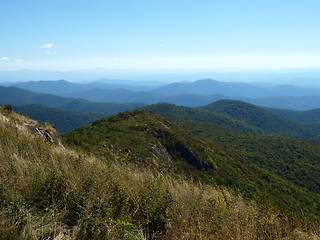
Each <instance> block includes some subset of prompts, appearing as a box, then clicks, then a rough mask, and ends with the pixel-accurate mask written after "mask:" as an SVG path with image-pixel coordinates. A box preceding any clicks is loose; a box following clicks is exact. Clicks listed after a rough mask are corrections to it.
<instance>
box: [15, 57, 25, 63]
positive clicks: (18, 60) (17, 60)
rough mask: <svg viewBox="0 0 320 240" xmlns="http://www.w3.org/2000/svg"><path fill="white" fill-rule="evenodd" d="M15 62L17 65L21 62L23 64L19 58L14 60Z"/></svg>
mask: <svg viewBox="0 0 320 240" xmlns="http://www.w3.org/2000/svg"><path fill="white" fill-rule="evenodd" d="M15 62H17V63H21V62H23V59H21V58H17V59H15Z"/></svg>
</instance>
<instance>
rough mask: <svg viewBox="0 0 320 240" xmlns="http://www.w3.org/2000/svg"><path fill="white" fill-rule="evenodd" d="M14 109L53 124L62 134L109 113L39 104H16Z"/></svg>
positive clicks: (37, 119) (41, 121) (42, 122)
mask: <svg viewBox="0 0 320 240" xmlns="http://www.w3.org/2000/svg"><path fill="white" fill-rule="evenodd" d="M13 109H14V111H15V112H17V113H23V114H25V115H27V116H28V117H30V118H32V119H34V120H36V121H38V122H39V123H41V124H45V123H50V124H52V125H53V126H54V127H55V128H56V129H57V131H58V132H59V133H60V134H62V133H66V132H69V131H71V130H73V129H75V128H78V127H81V126H84V125H86V124H89V123H91V122H92V121H94V120H97V119H99V118H102V117H106V116H107V113H104V114H103V113H84V112H77V111H68V110H63V109H58V108H51V107H46V106H43V105H38V104H30V105H22V106H15V107H14V108H13Z"/></svg>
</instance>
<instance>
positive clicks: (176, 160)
mask: <svg viewBox="0 0 320 240" xmlns="http://www.w3.org/2000/svg"><path fill="white" fill-rule="evenodd" d="M65 139H66V141H67V142H69V143H72V144H74V145H75V146H78V147H80V148H81V149H86V150H87V151H90V152H92V153H94V154H98V155H100V156H103V157H106V158H108V157H109V154H110V150H112V151H114V152H117V153H118V154H120V155H121V156H123V157H124V158H126V159H127V161H128V162H132V163H134V164H136V165H138V166H143V167H144V168H146V167H148V168H150V167H151V168H152V169H155V170H156V171H160V172H162V173H163V174H167V173H170V174H174V175H176V174H179V175H181V174H182V175H183V176H184V178H190V177H192V178H193V179H194V181H203V182H205V183H208V184H213V185H216V184H218V185H224V186H227V187H230V188H232V189H234V190H235V191H236V192H238V193H241V194H243V195H245V196H246V197H248V198H250V199H255V200H256V201H258V202H261V203H264V204H268V203H269V204H270V203H271V204H272V205H275V206H277V207H280V208H284V209H287V210H289V211H296V210H297V209H303V211H304V214H306V215H308V216H309V217H311V218H316V215H314V214H315V212H317V211H318V210H317V209H318V206H319V204H320V202H319V195H318V194H317V193H316V192H312V191H309V190H308V189H307V188H304V187H299V186H298V185H295V184H293V183H292V182H290V181H288V180H284V179H283V178H281V177H279V175H275V174H273V173H271V172H269V171H268V170H266V169H262V168H260V167H258V166H257V165H256V164H254V163H252V162H250V161H247V160H246V159H245V158H241V157H240V156H239V155H237V154H234V153H232V152H231V151H229V150H226V149H225V148H223V147H222V146H221V145H219V144H217V143H216V142H212V141H210V140H208V139H205V138H202V137H200V136H199V135H197V134H195V133H194V132H192V131H190V130H188V129H186V128H185V127H183V126H181V125H180V124H177V123H175V122H174V121H171V120H169V119H167V118H165V117H163V116H161V115H158V114H154V113H150V112H146V111H142V110H139V111H129V112H125V113H120V114H117V115H114V116H111V117H109V118H105V119H101V120H98V121H95V122H93V123H92V124H91V125H89V126H85V127H81V128H79V129H76V130H74V131H71V132H70V133H68V134H66V135H65ZM310 202H313V203H314V205H310V204H309V203H310Z"/></svg>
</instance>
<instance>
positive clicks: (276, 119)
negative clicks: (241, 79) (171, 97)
mask: <svg viewBox="0 0 320 240" xmlns="http://www.w3.org/2000/svg"><path fill="white" fill-rule="evenodd" d="M201 109H203V110H207V111H212V112H216V113H221V114H225V115H228V116H230V117H233V118H235V119H237V120H239V121H242V122H245V123H247V124H249V125H251V126H254V127H256V128H259V129H262V130H263V131H265V133H272V134H278V135H284V136H290V137H297V138H301V139H305V140H310V141H314V142H319V141H320V132H319V131H318V130H317V129H314V128H312V127H310V126H307V125H304V124H302V123H298V122H294V121H291V120H288V119H285V118H283V117H280V116H278V115H276V114H273V113H270V112H268V111H267V110H265V109H264V108H262V107H258V106H255V105H252V104H249V103H245V102H242V101H234V100H220V101H217V102H213V103H211V104H208V105H206V106H203V107H201Z"/></svg>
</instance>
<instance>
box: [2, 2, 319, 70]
mask: <svg viewBox="0 0 320 240" xmlns="http://www.w3.org/2000/svg"><path fill="white" fill-rule="evenodd" d="M319 9H320V1H319V0H299V1H297V0H161V1H160V0H90V1H89V0H63V1H62V0H41V1H40V0H28V1H25V0H0V16H1V21H0V32H1V34H0V71H1V70H2V71H6V70H19V69H30V70H62V71H69V70H80V69H94V68H106V69H146V70H150V69H188V70H190V69H286V68H311V67H320V14H319Z"/></svg>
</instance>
